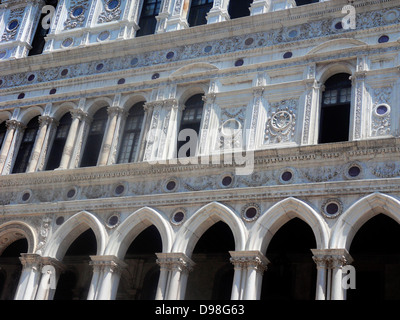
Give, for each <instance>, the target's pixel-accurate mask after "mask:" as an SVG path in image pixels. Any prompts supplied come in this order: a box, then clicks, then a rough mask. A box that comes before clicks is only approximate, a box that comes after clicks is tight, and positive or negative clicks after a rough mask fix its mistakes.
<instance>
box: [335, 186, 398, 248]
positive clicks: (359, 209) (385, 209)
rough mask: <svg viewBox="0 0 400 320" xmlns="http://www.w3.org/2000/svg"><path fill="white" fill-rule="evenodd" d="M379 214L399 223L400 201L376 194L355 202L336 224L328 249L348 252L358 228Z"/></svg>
mask: <svg viewBox="0 0 400 320" xmlns="http://www.w3.org/2000/svg"><path fill="white" fill-rule="evenodd" d="M380 213H383V214H385V215H387V216H389V217H390V218H392V219H393V220H395V221H396V222H397V223H400V201H399V200H398V199H396V198H394V197H392V196H389V195H385V194H382V193H379V192H376V193H373V194H370V195H368V196H366V197H364V198H362V199H360V200H358V201H357V202H355V203H354V204H353V205H352V206H351V207H350V208H349V209H347V210H346V212H344V213H343V214H342V215H341V216H340V218H339V219H338V221H337V222H336V224H335V227H334V229H333V230H332V235H331V240H330V248H345V249H347V250H349V249H350V245H351V242H352V241H353V238H354V236H355V235H356V233H357V231H358V230H359V229H360V227H361V226H362V225H363V224H364V223H365V222H367V221H368V220H369V219H371V218H372V217H374V216H376V215H378V214H380Z"/></svg>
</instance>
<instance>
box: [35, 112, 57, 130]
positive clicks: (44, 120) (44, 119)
mask: <svg viewBox="0 0 400 320" xmlns="http://www.w3.org/2000/svg"><path fill="white" fill-rule="evenodd" d="M53 122H54V123H55V124H56V125H57V126H58V121H57V120H56V119H54V118H53V117H50V116H48V115H44V116H40V117H39V124H40V127H43V126H45V125H49V124H51V123H53Z"/></svg>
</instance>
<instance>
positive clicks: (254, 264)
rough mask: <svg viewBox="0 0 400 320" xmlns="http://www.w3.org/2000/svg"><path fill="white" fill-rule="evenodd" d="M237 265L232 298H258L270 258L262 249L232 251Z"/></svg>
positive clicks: (232, 256)
mask: <svg viewBox="0 0 400 320" xmlns="http://www.w3.org/2000/svg"><path fill="white" fill-rule="evenodd" d="M229 253H230V255H231V263H232V264H233V265H234V267H235V274H234V278H233V285H232V295H231V298H232V300H258V299H260V295H261V283H262V276H263V273H264V271H265V270H267V266H268V264H269V263H270V262H269V260H268V259H267V258H266V257H265V256H264V255H263V254H262V253H261V252H260V251H230V252H229Z"/></svg>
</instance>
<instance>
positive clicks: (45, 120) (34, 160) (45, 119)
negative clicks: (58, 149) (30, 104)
mask: <svg viewBox="0 0 400 320" xmlns="http://www.w3.org/2000/svg"><path fill="white" fill-rule="evenodd" d="M53 122H57V120H55V119H54V118H51V117H49V116H40V117H39V131H38V134H37V138H36V140H35V144H34V146H33V150H32V155H31V160H30V162H29V164H28V168H27V170H26V172H34V171H36V168H37V166H38V163H39V158H40V154H41V152H42V149H43V147H44V145H45V144H44V142H45V138H46V133H47V131H48V128H49V126H50V125H51V124H52V123H53Z"/></svg>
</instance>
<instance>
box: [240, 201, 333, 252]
mask: <svg viewBox="0 0 400 320" xmlns="http://www.w3.org/2000/svg"><path fill="white" fill-rule="evenodd" d="M296 217H297V218H300V219H301V220H303V221H304V222H306V223H307V224H308V225H309V226H310V227H311V229H312V230H313V233H314V236H315V242H316V243H317V249H324V248H327V247H328V240H329V232H328V229H327V226H326V223H325V221H324V220H323V218H322V217H321V216H320V215H319V214H318V213H317V212H316V211H315V210H314V209H313V208H312V207H311V206H310V205H308V204H307V203H305V202H304V201H301V200H299V199H296V198H292V197H290V198H287V199H285V200H282V201H280V202H278V203H277V204H275V205H274V206H272V207H271V208H270V209H269V210H268V211H267V212H265V213H264V214H263V215H262V216H261V217H260V218H259V219H258V220H257V222H256V223H255V224H254V226H253V227H252V228H251V229H250V232H249V234H250V237H249V241H248V243H247V250H260V251H261V252H266V250H267V247H268V245H269V243H270V241H271V239H272V237H273V236H274V234H275V233H276V232H277V231H278V230H279V228H280V227H281V226H283V225H284V224H285V223H286V222H288V221H289V220H291V219H293V218H296ZM310 249H312V248H310Z"/></svg>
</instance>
